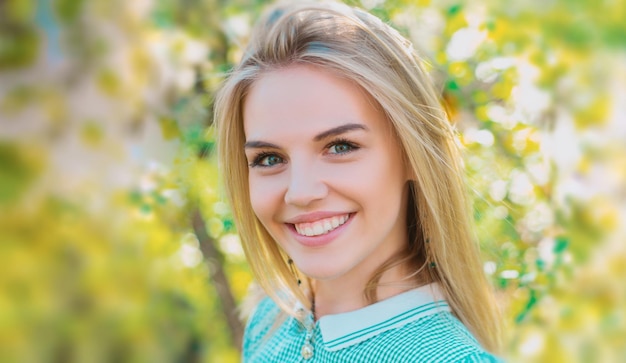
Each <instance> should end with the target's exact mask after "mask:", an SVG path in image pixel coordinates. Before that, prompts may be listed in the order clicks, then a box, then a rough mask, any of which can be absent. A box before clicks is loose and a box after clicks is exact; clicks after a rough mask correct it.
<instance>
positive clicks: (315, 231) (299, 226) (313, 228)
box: [294, 214, 350, 237]
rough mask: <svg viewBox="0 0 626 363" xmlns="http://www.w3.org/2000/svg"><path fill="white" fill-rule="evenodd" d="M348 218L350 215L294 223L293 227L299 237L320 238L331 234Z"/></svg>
mask: <svg viewBox="0 0 626 363" xmlns="http://www.w3.org/2000/svg"><path fill="white" fill-rule="evenodd" d="M349 218H350V214H344V215H341V216H334V217H331V218H324V219H320V220H319V221H315V222H312V223H296V224H294V227H295V228H296V232H298V234H299V235H302V236H307V237H315V236H321V235H324V234H326V233H329V232H332V231H333V230H335V229H336V228H338V227H339V226H341V225H342V224H344V223H346V221H347V220H348V219H349Z"/></svg>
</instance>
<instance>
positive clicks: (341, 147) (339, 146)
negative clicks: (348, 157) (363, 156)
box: [328, 140, 359, 155]
mask: <svg viewBox="0 0 626 363" xmlns="http://www.w3.org/2000/svg"><path fill="white" fill-rule="evenodd" d="M358 148H359V147H358V146H356V145H355V144H353V143H351V142H348V141H344V140H337V141H335V142H334V143H332V144H331V145H329V146H328V153H329V154H339V155H341V154H347V153H349V152H352V151H354V150H357V149H358Z"/></svg>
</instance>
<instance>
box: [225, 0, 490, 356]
mask: <svg viewBox="0 0 626 363" xmlns="http://www.w3.org/2000/svg"><path fill="white" fill-rule="evenodd" d="M420 63H421V61H420V59H419V58H418V56H417V55H416V54H415V52H414V50H413V49H412V46H411V44H410V43H409V42H408V41H407V40H406V39H405V38H403V37H402V36H401V35H400V34H399V33H398V32H397V31H395V30H394V29H392V28H391V27H389V26H388V25H386V24H384V23H383V22H382V21H380V20H379V19H378V18H376V17H374V16H372V15H370V14H368V13H367V12H365V11H362V10H359V9H355V8H350V7H348V6H346V5H343V4H338V3H295V4H290V5H284V6H278V7H275V8H274V9H273V10H272V11H270V12H268V14H267V15H266V16H265V17H264V19H262V20H261V22H260V23H259V24H258V25H257V27H256V29H255V30H254V32H253V36H252V39H251V40H250V44H249V46H248V47H247V49H246V50H245V53H244V55H243V59H242V60H241V62H240V64H239V65H238V66H237V67H236V68H235V69H234V70H233V71H232V73H231V74H230V75H229V77H228V78H227V79H226V80H225V82H224V84H223V86H222V88H221V89H220V91H219V92H218V94H217V98H216V101H215V110H216V111H215V120H216V125H217V130H218V153H219V162H220V167H221V171H222V173H223V178H224V186H225V189H226V195H227V197H228V198H229V199H230V202H231V206H232V209H233V216H234V218H235V222H236V224H237V226H238V230H239V233H240V236H241V240H242V244H243V248H244V251H245V253H246V256H247V258H248V261H249V263H250V267H251V269H252V271H253V273H254V275H255V278H256V280H257V282H258V283H259V285H261V287H263V290H264V291H265V292H266V293H267V294H268V295H270V296H271V297H272V298H273V299H274V300H275V301H276V302H277V303H278V304H279V305H280V306H281V308H282V309H283V310H284V311H286V312H288V313H291V314H294V311H293V303H294V300H298V301H300V302H301V303H302V304H303V305H305V306H307V305H308V304H309V302H308V301H307V299H306V296H305V294H304V292H303V291H302V289H301V288H300V287H299V286H298V285H297V282H296V280H295V279H294V276H293V271H291V270H290V266H288V262H287V257H286V256H285V254H284V252H283V251H282V250H281V249H280V247H279V246H278V244H277V243H276V241H274V240H273V239H272V237H271V236H270V235H269V233H268V232H267V230H265V228H264V227H263V226H262V224H261V223H260V222H259V220H258V219H257V218H256V216H255V214H254V212H253V210H252V206H251V203H250V196H249V189H248V165H247V162H246V157H245V154H244V148H243V145H244V143H245V134H244V131H243V115H242V106H243V103H244V102H245V98H246V94H247V92H248V90H249V89H250V87H251V85H252V84H253V83H254V82H255V80H257V79H259V77H261V76H262V75H263V74H264V73H265V72H268V71H271V70H276V69H280V68H283V67H287V66H290V65H294V64H309V65H315V66H317V67H319V68H321V69H326V70H328V71H331V72H333V73H335V74H339V75H341V76H343V77H346V78H347V79H350V80H352V81H353V82H355V83H356V84H358V85H359V86H360V87H361V88H362V89H364V90H365V91H366V92H367V93H368V94H369V95H370V96H371V97H372V98H373V99H374V100H375V101H376V102H377V103H378V106H379V107H380V108H381V109H382V110H384V112H385V114H386V116H387V118H388V120H389V122H390V123H391V124H392V125H393V128H394V130H395V133H396V136H397V138H398V140H399V141H400V144H401V146H402V149H403V151H404V156H405V158H406V164H407V168H410V169H411V170H412V174H413V175H414V180H413V181H412V182H411V185H410V189H411V193H410V194H411V195H410V200H409V210H408V215H409V220H408V226H407V228H408V229H409V239H410V242H409V246H407V249H406V250H405V251H403V254H402V255H397V256H394V257H393V258H392V260H390V261H388V262H387V263H385V264H384V265H383V266H381V267H380V268H379V270H378V271H377V273H376V274H374V276H372V278H371V281H370V282H371V283H370V284H368V287H367V288H366V290H367V291H365V292H364V293H365V294H366V295H367V296H368V297H369V298H370V300H375V299H376V295H375V288H376V286H377V283H378V279H379V278H380V275H381V274H382V272H384V271H385V270H386V269H388V268H390V267H391V266H393V265H395V264H398V263H403V262H407V261H409V262H411V263H413V264H414V265H415V273H416V274H417V271H420V270H421V269H422V267H424V266H428V268H426V269H424V271H428V273H430V279H431V280H433V281H438V282H439V284H440V286H441V287H442V288H443V290H444V292H445V294H446V298H447V300H448V303H449V304H450V306H451V308H452V311H453V312H454V314H455V315H456V316H457V317H458V318H459V319H460V320H461V321H462V322H463V323H464V324H465V325H466V326H467V327H468V329H470V331H472V333H473V334H474V335H475V336H476V338H477V339H478V340H479V341H480V342H481V344H482V345H483V346H484V347H485V348H486V349H489V350H492V351H497V350H498V348H499V338H500V334H499V324H498V316H497V309H496V306H495V302H494V299H493V296H492V293H491V289H490V287H489V284H488V283H487V280H486V278H485V276H484V274H483V270H482V267H481V262H480V255H479V251H478V246H477V244H476V243H475V241H474V238H473V233H472V228H471V219H470V216H471V214H470V212H469V210H470V209H469V203H468V200H467V193H466V190H465V184H464V179H463V169H462V164H461V156H460V154H459V150H458V146H457V144H456V142H455V140H456V135H455V131H454V129H453V127H452V126H451V125H450V122H449V121H448V119H447V116H446V113H445V112H444V110H443V108H442V106H441V104H440V101H439V97H438V94H437V93H436V92H435V90H434V88H433V86H432V82H431V80H430V79H429V77H428V76H427V74H426V73H425V72H424V70H423V68H422V66H421V65H420Z"/></svg>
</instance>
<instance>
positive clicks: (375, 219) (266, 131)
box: [243, 65, 408, 280]
mask: <svg viewBox="0 0 626 363" xmlns="http://www.w3.org/2000/svg"><path fill="white" fill-rule="evenodd" d="M243 112H244V129H245V135H246V144H245V153H246V157H247V159H248V163H249V187H250V199H251V203H252V207H253V209H254V213H255V214H256V216H257V217H258V218H259V220H260V221H261V223H262V224H263V225H264V226H265V228H266V229H267V231H268V232H269V233H270V234H271V236H272V237H273V238H274V239H275V240H276V242H277V243H278V244H279V245H280V246H281V247H282V249H283V250H284V251H285V252H286V253H287V255H289V256H290V257H291V258H292V259H293V260H294V262H295V264H296V266H298V268H299V269H300V270H301V271H302V272H303V273H304V274H306V275H307V276H309V277H311V278H314V279H318V280H328V279H337V278H342V277H349V276H355V277H356V276H367V277H366V278H369V274H371V272H373V270H374V269H376V268H377V267H378V266H380V264H381V263H383V262H384V261H385V260H387V259H388V258H389V257H390V256H391V255H392V254H394V253H395V252H397V251H398V250H400V249H402V248H403V247H404V246H405V245H406V243H407V231H406V209H407V208H406V207H407V206H406V204H407V195H408V194H407V193H408V187H407V183H406V182H407V177H408V172H407V169H406V168H405V166H404V165H403V158H402V153H401V150H400V147H399V143H398V141H397V140H396V138H395V137H394V136H393V133H392V129H391V126H390V124H389V122H388V120H387V119H386V117H385V115H384V114H383V113H382V112H381V111H380V110H379V109H378V108H377V107H375V106H374V102H373V101H372V99H371V98H370V97H368V96H367V95H366V93H365V92H364V91H363V90H362V89H361V88H359V87H357V86H356V85H354V84H353V83H351V82H349V81H347V80H345V79H342V78H339V77H337V76H335V75H334V74H332V73H330V72H328V71H324V70H322V69H320V68H316V67H313V66H304V65H296V66H292V67H288V68H284V69H280V70H276V71H272V72H268V73H265V74H264V75H263V76H262V77H261V78H260V79H259V80H257V81H256V82H255V83H254V85H253V86H252V88H251V90H250V92H249V94H248V95H247V97H246V100H245V103H244V108H243Z"/></svg>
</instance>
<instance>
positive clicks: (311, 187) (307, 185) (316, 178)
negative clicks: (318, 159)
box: [285, 162, 328, 207]
mask: <svg viewBox="0 0 626 363" xmlns="http://www.w3.org/2000/svg"><path fill="white" fill-rule="evenodd" d="M327 195H328V186H327V185H326V183H324V181H323V180H322V179H321V178H320V173H319V172H318V171H317V170H316V168H315V167H314V166H313V165H306V164H302V165H301V166H295V165H293V162H292V167H291V170H290V176H289V184H288V187H287V191H286V192H285V203H287V204H291V205H294V206H297V207H306V206H308V205H310V204H311V203H312V202H314V201H316V200H320V199H324V198H325V197H326V196H327Z"/></svg>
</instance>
